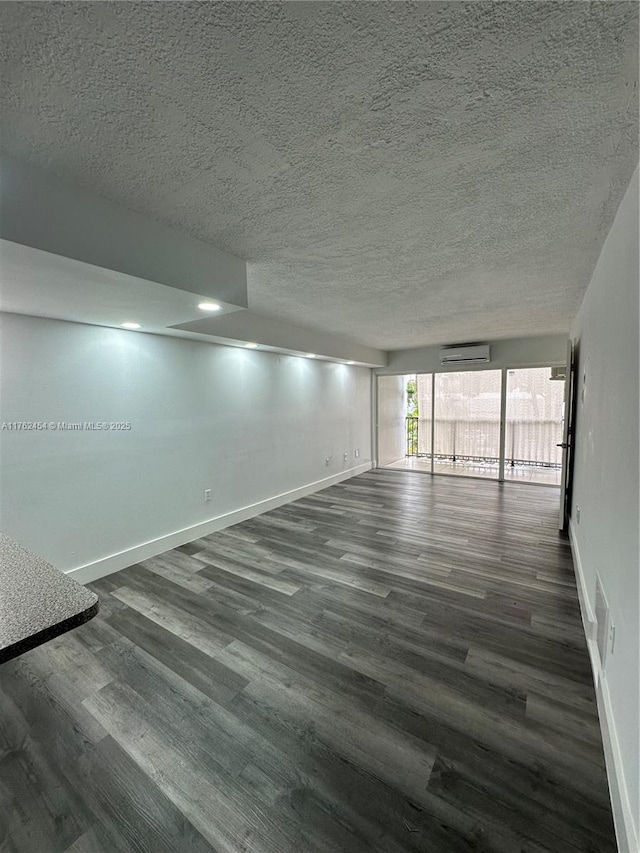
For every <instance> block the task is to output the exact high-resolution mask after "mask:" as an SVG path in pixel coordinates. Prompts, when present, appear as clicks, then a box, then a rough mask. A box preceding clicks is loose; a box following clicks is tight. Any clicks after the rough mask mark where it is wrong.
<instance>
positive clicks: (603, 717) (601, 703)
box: [596, 673, 640, 853]
mask: <svg viewBox="0 0 640 853" xmlns="http://www.w3.org/2000/svg"><path fill="white" fill-rule="evenodd" d="M596 697H597V700H598V716H599V717H600V730H601V731H602V746H603V748H604V759H605V764H606V767H607V778H608V780H609V793H610V796H611V809H612V811H613V823H614V826H615V828H616V839H617V841H618V850H619V851H620V853H640V845H639V844H638V834H637V832H636V827H635V821H634V819H633V811H632V809H631V803H630V802H629V796H628V792H627V786H626V783H625V778H624V775H623V772H622V753H621V752H620V744H619V743H618V737H617V733H616V727H615V722H614V716H613V708H612V706H611V697H610V695H609V687H608V685H607V677H606V675H605V674H604V673H601V675H600V680H599V682H598V687H597V689H596Z"/></svg>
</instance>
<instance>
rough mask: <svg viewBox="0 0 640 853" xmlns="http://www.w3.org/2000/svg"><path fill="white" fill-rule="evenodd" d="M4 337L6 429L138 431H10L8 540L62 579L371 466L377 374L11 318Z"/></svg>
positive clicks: (1, 324) (5, 479)
mask: <svg viewBox="0 0 640 853" xmlns="http://www.w3.org/2000/svg"><path fill="white" fill-rule="evenodd" d="M0 335H1V355H2V359H1V370H2V373H1V375H0V379H1V386H0V387H1V396H0V404H1V418H0V419H1V420H2V421H4V422H8V421H34V422H40V421H42V422H49V421H55V422H57V421H66V422H84V421H106V422H114V421H123V422H127V421H129V422H131V430H130V431H126V432H111V431H110V432H104V431H84V432H63V431H56V432H53V431H44V430H43V431H29V432H25V431H17V432H16V431H10V430H1V431H0V454H1V456H0V462H1V468H0V487H1V490H2V517H1V527H2V529H3V531H4V532H6V533H8V534H9V535H10V536H13V537H14V538H15V539H17V540H19V541H20V542H23V543H24V544H25V545H27V546H28V547H30V548H32V550H34V551H35V552H36V553H38V554H41V555H42V556H44V557H45V558H46V559H48V560H49V561H50V562H52V563H53V564H54V565H56V566H58V567H59V568H61V569H63V570H65V571H68V570H73V569H76V568H78V567H81V566H86V565H87V564H91V563H94V562H95V561H102V560H105V558H109V557H110V556H112V555H117V554H118V553H119V552H127V551H128V549H134V548H136V546H140V545H141V544H143V543H146V542H152V544H151V545H150V546H148V547H147V548H146V549H144V548H143V549H142V551H134V552H131V554H127V553H125V554H124V555H122V554H121V555H120V556H119V557H117V558H114V559H112V560H111V561H109V560H107V562H106V563H105V564H101V565H99V566H98V569H100V571H95V572H93V575H95V576H98V575H99V574H101V573H103V572H102V569H104V568H105V566H108V568H109V569H111V570H113V569H116V568H121V567H122V566H124V565H127V564H129V563H130V562H135V560H136V559H141V558H143V557H144V556H150V555H151V553H158V552H160V551H163V550H165V548H166V547H174V546H175V544H180V541H182V542H185V541H188V540H189V539H193V538H195V536H198V535H203V533H204V532H208V528H207V527H206V524H205V527H204V528H198V527H197V525H201V524H202V523H203V522H206V523H208V522H210V520H211V519H213V518H215V517H218V516H220V515H223V514H226V513H232V512H234V511H235V510H239V509H241V508H243V507H248V506H251V505H254V504H256V503H259V502H261V501H268V500H269V499H270V498H273V497H274V496H278V495H282V494H283V493H288V492H292V491H293V490H296V489H300V488H301V487H306V486H308V485H309V484H317V483H319V482H321V481H323V480H324V478H327V477H331V476H334V475H336V476H345V472H347V471H348V470H350V469H355V471H356V472H357V470H358V468H357V467H356V466H359V467H362V465H365V466H368V467H370V460H371V431H370V425H371V415H370V413H371V390H370V388H371V386H370V370H368V369H366V368H359V367H348V366H346V365H341V364H334V363H330V362H320V361H312V360H310V359H303V358H295V357H293V356H285V355H277V354H272V353H262V352H259V351H251V350H245V349H239V348H232V347H222V346H217V345H214V344H206V343H200V342H196V341H186V340H178V339H175V338H168V337H162V336H159V335H150V334H141V333H136V332H127V331H125V330H120V329H109V328H103V327H98V326H88V325H83V324H76V323H67V322H62V321H57V320H46V319H40V318H34V317H26V316H21V315H15V314H4V315H0ZM355 448H359V450H360V456H359V458H358V459H357V460H356V459H355V458H354V450H355ZM345 452H346V453H348V454H349V455H348V461H347V462H344V461H343V453H345ZM326 456H331V464H330V465H329V466H328V467H327V466H326V465H325V457H326ZM206 488H211V489H212V490H213V499H212V501H211V503H205V502H204V489H206ZM280 502H282V500H281V501H280ZM262 508H263V509H264V508H268V506H264V505H263V506H262ZM255 511H260V507H259V508H257V509H255V510H254V511H253V514H255ZM249 514H252V513H249ZM193 526H196V527H193ZM217 526H218V527H219V526H221V525H220V524H218V525H217ZM192 527H193V530H192V531H191V532H192V533H193V535H190V531H189V530H187V531H186V533H185V528H192ZM180 531H182V534H180ZM175 532H178V535H177V536H176V537H174V538H173V539H169V540H165V541H164V542H160V543H155V544H153V540H158V539H160V538H161V537H166V536H168V535H169V534H173V533H175ZM179 540H180V541H179ZM90 576H92V575H91V574H89V575H88V574H87V573H86V572H85V574H84V575H82V577H81V579H83V580H87V579H89V577H90Z"/></svg>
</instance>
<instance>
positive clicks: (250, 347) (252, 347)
mask: <svg viewBox="0 0 640 853" xmlns="http://www.w3.org/2000/svg"><path fill="white" fill-rule="evenodd" d="M257 346H258V344H245V347H246V348H247V349H255V348H256V347H257Z"/></svg>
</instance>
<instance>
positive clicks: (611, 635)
mask: <svg viewBox="0 0 640 853" xmlns="http://www.w3.org/2000/svg"><path fill="white" fill-rule="evenodd" d="M615 645H616V626H615V625H614V624H613V623H610V624H609V653H610V654H613V650H614V648H615Z"/></svg>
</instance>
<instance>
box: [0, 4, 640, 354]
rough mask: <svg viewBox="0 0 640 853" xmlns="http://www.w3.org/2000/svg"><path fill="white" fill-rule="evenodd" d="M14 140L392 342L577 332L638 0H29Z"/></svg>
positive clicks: (13, 101)
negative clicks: (180, 0) (573, 327)
mask: <svg viewBox="0 0 640 853" xmlns="http://www.w3.org/2000/svg"><path fill="white" fill-rule="evenodd" d="M0 19H1V21H2V24H3V29H4V34H3V50H2V60H1V61H2V66H1V67H2V82H3V85H2V95H1V100H0V108H1V110H2V124H3V131H2V135H3V146H4V147H5V149H6V150H8V151H9V152H10V153H13V154H15V155H16V156H18V157H21V158H23V159H25V160H27V161H30V162H32V163H35V164H38V165H40V166H43V167H45V168H48V169H51V170H53V171H55V172H56V173H57V174H59V175H61V176H63V177H66V178H67V179H69V180H72V181H75V182H76V183H79V184H82V185H84V186H87V187H90V188H93V189H94V190H95V191H97V192H99V193H101V194H103V195H105V196H108V197H111V198H113V199H115V200H117V201H120V202H122V203H124V204H127V205H128V206H130V207H132V208H134V209H136V210H139V211H142V212H144V213H147V214H149V215H151V216H153V217H156V218H158V219H161V220H163V221H165V222H167V223H170V224H173V225H175V226H178V227H180V228H182V229H184V230H186V231H187V232H189V233H191V234H192V235H194V236H196V237H199V238H202V239H205V240H208V241H211V242H212V243H214V244H216V245H217V246H219V247H220V248H222V249H226V250H228V251H231V252H233V253H235V254H237V255H240V256H241V257H243V258H245V259H247V260H248V261H249V306H250V308H251V310H252V311H254V312H259V313H263V314H268V315H271V316H274V317H279V318H281V319H288V320H290V321H292V322H295V323H299V324H301V325H306V326H312V327H316V328H319V329H324V330H326V331H331V332H335V333H339V334H343V335H348V336H350V337H351V338H353V339H354V340H357V341H360V342H362V343H366V344H369V345H371V346H376V347H384V348H388V349H396V348H403V347H408V346H419V345H422V344H427V343H442V342H457V341H462V340H472V339H473V340H480V339H483V338H498V337H507V336H516V335H531V334H538V333H551V332H565V331H566V330H567V329H568V327H569V324H570V321H571V319H572V317H573V316H574V314H575V312H576V310H577V308H578V305H579V303H580V300H581V297H582V294H583V292H584V290H585V288H586V285H587V284H588V281H589V278H590V275H591V272H592V270H593V267H594V265H595V261H596V259H597V256H598V253H599V249H600V247H601V245H602V241H603V239H604V236H605V235H606V233H607V231H608V229H609V227H610V225H611V222H612V220H613V217H614V215H615V212H616V209H617V205H618V203H619V202H620V199H621V197H622V194H623V192H624V190H625V188H626V186H627V184H628V182H629V180H630V178H631V175H632V173H633V170H634V168H635V165H636V164H637V160H638V148H637V141H638V126H637V122H638V114H637V109H638V88H637V79H638V56H637V50H638V6H637V4H636V3H635V2H633V3H626V2H609V3H593V4H592V3H586V2H576V3H573V2H558V3H555V2H554V3H544V2H541V3H537V2H536V3H533V2H532V3H524V2H521V3H493V2H491V3H485V2H478V3H469V4H467V3H436V2H423V3H418V4H413V3H404V2H392V3H386V2H377V3H363V2H345V3H337V2H333V3H313V2H311V3H310V2H304V3H286V4H280V3H278V2H252V3H148V4H147V3H111V2H107V3H101V2H91V3H61V4H59V3H42V4H41V3H11V2H5V3H1V4H0Z"/></svg>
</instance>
